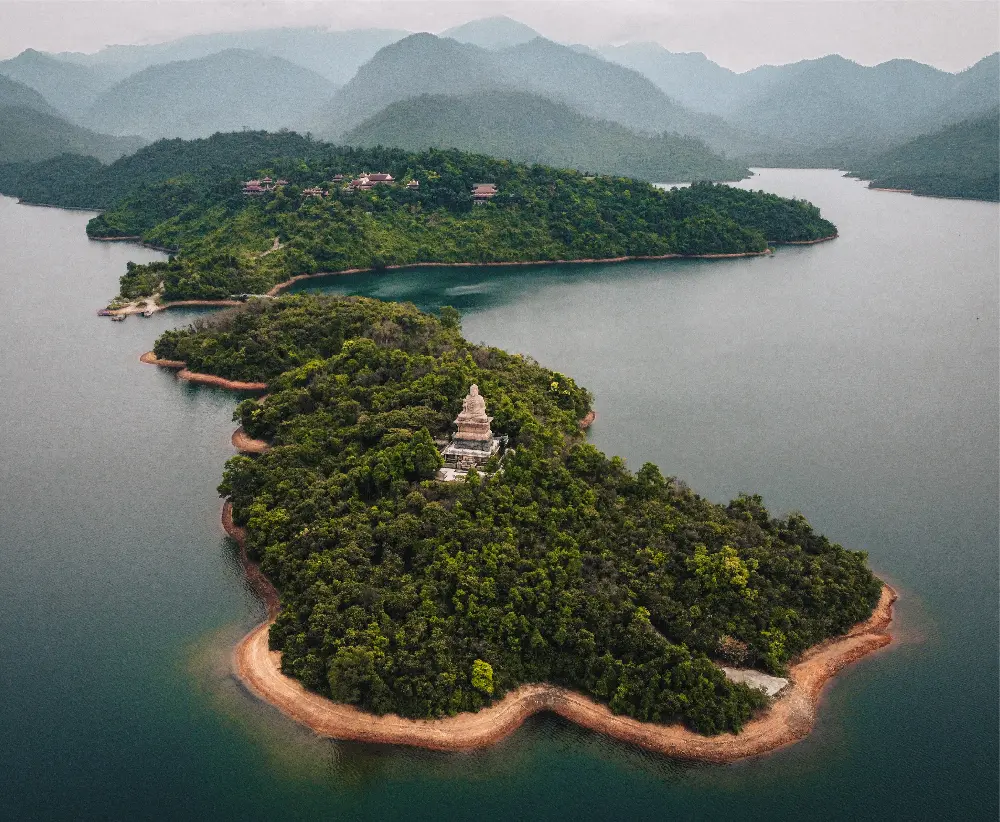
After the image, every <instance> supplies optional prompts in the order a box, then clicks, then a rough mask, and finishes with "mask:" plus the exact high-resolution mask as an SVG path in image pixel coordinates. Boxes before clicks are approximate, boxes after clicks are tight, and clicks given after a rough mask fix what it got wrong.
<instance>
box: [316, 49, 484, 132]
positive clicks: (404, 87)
mask: <svg viewBox="0 0 1000 822" xmlns="http://www.w3.org/2000/svg"><path fill="white" fill-rule="evenodd" d="M491 63H492V57H491V55H490V52H487V51H485V50H483V49H480V48H477V47H476V46H471V45H466V44H464V43H459V42H457V41H455V40H450V39H441V38H438V37H435V36H434V35H433V34H413V35H410V36H409V37H406V38H404V39H403V40H400V41H399V42H397V43H392V44H391V45H388V46H386V47H385V48H384V49H382V50H381V51H379V52H378V54H376V55H375V56H374V57H373V58H372V59H371V60H370V61H369V62H367V63H365V64H364V65H363V66H362V67H361V68H360V69H359V70H358V73H357V74H356V75H355V76H354V77H353V78H352V79H351V81H350V82H349V83H347V84H346V85H345V86H344V87H343V88H342V89H340V90H339V91H338V92H337V93H336V95H335V96H334V97H333V99H332V100H330V101H329V102H327V103H326V104H325V105H324V106H323V107H322V109H320V111H319V113H318V114H317V116H316V125H315V131H316V132H317V133H319V134H321V135H323V136H325V137H335V136H338V135H341V134H344V133H345V132H347V131H350V130H351V129H352V128H354V127H355V126H357V125H359V124H360V123H362V122H363V121H364V120H367V119H368V118H369V117H371V116H372V115H373V114H376V113H377V112H379V111H381V110H382V109H383V108H384V107H385V106H387V105H389V104H391V103H395V102H398V101H399V100H405V99H407V98H410V97H417V96H419V95H421V94H459V95H460V94H466V93H469V92H472V91H479V90H484V89H487V88H490V87H492V86H495V85H496V84H497V78H496V76H495V75H494V72H493V71H492V66H491Z"/></svg>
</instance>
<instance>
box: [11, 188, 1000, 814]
mask: <svg viewBox="0 0 1000 822" xmlns="http://www.w3.org/2000/svg"><path fill="white" fill-rule="evenodd" d="M740 185H741V186H743V187H749V188H755V189H756V188H763V189H765V190H767V191H773V192H775V193H778V194H781V195H785V196H796V197H803V198H806V199H809V200H811V201H813V202H814V203H816V204H817V205H819V206H820V207H821V208H822V210H823V214H824V216H826V217H828V218H829V219H831V220H833V221H834V222H835V223H836V224H837V226H838V228H839V230H840V235H841V236H840V238H839V239H837V240H835V241H833V242H829V243H824V244H820V245H816V246H802V247H787V248H781V249H779V250H778V251H777V252H776V253H775V254H774V255H773V256H771V257H764V258H748V259H739V260H719V261H663V262H637V263H629V264H624V265H617V266H612V265H592V266H552V267H538V268H531V269H517V270H511V269H457V270H448V269H421V270H419V271H416V272H392V273H386V274H382V275H362V276H352V277H336V278H327V279H325V280H322V281H313V282H311V283H310V289H312V290H327V291H332V292H337V293H353V294H365V295H370V296H375V297H381V298H384V299H393V300H410V301H413V302H415V303H416V304H417V305H419V306H421V307H423V308H430V309H436V308H437V307H439V306H441V305H453V306H455V307H457V308H459V309H460V310H461V311H462V313H463V328H464V331H465V334H466V336H467V337H469V338H470V339H472V340H475V341H480V340H482V341H485V342H488V343H490V344H493V345H498V346H500V347H503V348H507V349H510V350H514V351H520V352H524V353H527V354H530V355H532V356H533V357H535V358H536V359H537V360H539V361H540V362H542V363H544V364H545V365H547V366H550V367H552V368H555V369H557V370H560V371H564V372H566V373H569V374H571V375H573V376H574V377H575V378H576V379H577V380H578V381H579V382H580V383H581V384H583V385H585V386H587V387H588V388H590V389H591V390H592V391H593V393H594V395H595V398H596V401H595V407H596V409H597V411H598V414H599V417H598V420H597V422H596V423H595V424H594V426H593V428H592V430H591V433H590V437H591V439H592V440H593V441H594V443H595V444H596V445H597V446H598V447H600V448H602V449H603V450H605V451H607V452H609V453H614V454H620V455H622V456H623V457H625V458H626V459H627V461H628V462H629V464H630V465H631V467H632V468H633V469H637V468H638V467H639V466H640V465H641V464H642V463H643V462H645V461H647V460H648V461H652V462H655V463H657V464H658V465H659V466H660V467H661V469H662V470H663V472H664V474H668V475H674V476H677V477H679V478H681V479H683V480H685V481H686V482H688V483H689V484H690V485H691V486H692V487H693V488H695V489H696V490H697V491H699V492H701V493H702V494H704V495H706V496H708V497H709V498H711V499H714V500H717V501H723V502H724V501H727V500H728V499H730V498H731V497H733V496H735V495H736V494H738V493H739V492H741V491H753V492H757V493H761V494H763V496H764V498H765V502H766V503H767V504H768V506H769V507H770V508H771V510H772V511H774V512H776V513H779V512H787V511H789V510H801V511H802V512H803V513H805V515H806V516H807V517H808V518H809V519H810V521H811V522H812V524H813V525H814V526H815V527H816V528H817V530H820V531H822V532H824V533H826V534H827V535H828V536H830V537H831V538H832V539H834V540H835V541H837V542H840V543H842V544H844V545H846V546H848V547H851V548H857V549H863V550H865V551H867V552H868V553H869V556H870V562H871V565H872V567H873V568H874V569H875V570H876V572H877V573H879V574H881V575H882V576H883V577H884V578H885V579H886V580H888V581H889V582H891V583H892V584H893V585H895V586H896V587H897V588H898V590H899V592H900V601H899V603H898V605H897V611H896V614H897V620H896V623H895V628H894V633H895V635H896V637H897V642H896V643H895V644H894V645H893V646H891V648H890V649H889V650H887V651H885V652H881V653H878V654H875V655H873V656H871V657H868V658H866V659H865V660H863V661H862V662H860V663H859V664H857V665H855V666H852V667H851V668H849V669H847V670H846V671H844V672H843V673H842V674H841V675H840V676H838V677H837V678H836V680H835V681H834V683H833V685H832V687H830V688H829V689H828V690H827V692H826V694H825V696H824V700H823V705H822V707H821V710H820V716H819V722H818V726H817V728H816V730H815V732H814V733H813V734H812V735H811V736H810V737H809V738H808V739H807V740H806V741H804V742H802V743H800V744H797V745H794V746H792V747H789V748H786V749H783V750H781V751H778V752H776V753H774V754H771V755H768V756H765V757H762V758H758V759H755V760H750V761H746V762H742V763H736V764H734V765H727V766H710V765H692V764H684V763H678V762H673V761H671V760H667V759H664V758H661V757H658V756H654V755H650V754H647V753H645V752H643V751H641V750H639V749H636V748H633V747H630V746H627V745H623V744H619V743H616V742H612V741H609V740H607V739H604V738H602V737H599V736H596V735H594V734H591V733H588V732H585V731H582V730H580V729H578V728H575V727H573V726H571V725H570V724H568V723H566V722H564V721H562V720H560V719H558V718H555V717H551V716H542V717H535V718H533V719H532V720H530V721H529V722H528V723H527V724H526V725H525V727H524V728H522V729H521V730H520V731H519V732H517V733H516V734H514V735H513V736H512V737H510V738H509V739H507V740H504V741H503V742H501V743H500V744H498V745H496V746H494V747H492V748H490V749H488V750H484V751H480V752H476V753H470V754H461V755H458V754H437V753H429V752H421V751H412V750H406V749H397V748H392V747H387V746H367V745H359V744H354V743H340V742H335V741H330V740H322V739H318V738H316V737H315V736H313V735H312V734H311V733H309V732H307V731H304V730H302V729H301V728H299V727H298V726H296V725H295V724H294V723H292V722H290V721H288V720H286V719H285V718H284V717H282V716H281V715H279V714H277V713H276V712H275V711H274V710H272V709H270V708H269V707H267V706H266V705H263V704H261V703H259V702H257V701H256V700H254V699H253V698H252V697H250V696H249V695H247V694H246V693H245V692H244V691H243V690H242V688H241V687H240V686H239V685H238V684H237V683H236V682H235V681H234V680H233V679H232V677H231V676H230V674H229V668H228V655H229V652H230V649H231V648H232V645H233V644H234V643H235V642H236V640H237V639H238V638H239V637H240V636H241V635H242V634H243V633H244V632H245V631H246V630H247V629H249V628H250V627H251V626H252V625H253V624H255V623H256V622H257V621H259V620H260V619H261V618H262V615H263V610H262V608H261V606H260V604H259V603H258V602H257V601H256V599H255V598H254V596H253V594H252V593H251V592H250V591H249V590H248V589H247V587H246V585H245V584H244V581H243V579H242V575H241V573H240V569H239V566H238V564H237V562H236V560H235V556H234V553H233V548H232V546H231V545H230V544H229V543H228V542H227V540H225V539H224V537H223V534H222V531H221V528H220V526H219V510H220V501H219V499H218V496H217V494H216V491H215V488H216V486H217V484H218V482H219V479H220V477H221V471H222V465H223V463H224V462H225V460H226V459H227V458H228V457H229V456H230V455H231V454H232V453H233V451H232V448H231V445H230V443H229V436H230V434H231V433H232V429H233V423H232V421H231V417H232V412H233V408H234V406H235V404H236V401H237V397H235V396H234V395H232V394H229V393H226V392H222V391H218V390H215V389H210V388H204V387H196V386H192V385H190V384H186V383H182V382H178V381H177V380H176V378H175V377H174V376H173V374H172V373H169V372H165V371H162V370H159V369H156V368H152V367H149V366H143V365H141V364H140V363H139V362H138V356H139V354H141V353H142V352H143V351H146V350H148V349H149V348H150V347H151V345H152V342H153V340H154V339H155V338H156V336H157V335H158V334H159V333H160V332H161V331H163V330H164V329H166V328H171V327H174V326H176V325H180V324H184V323H187V322H190V321H191V319H193V318H194V317H195V316H197V315H196V313H195V312H193V311H186V312H180V311H175V312H164V313H161V314H157V315H156V316H154V317H152V318H149V319H143V318H138V317H133V318H130V319H129V320H128V321H127V322H124V323H110V322H107V321H104V320H100V319H99V318H97V317H96V316H95V310H96V309H97V308H98V307H100V306H101V305H102V304H103V303H104V302H105V301H106V300H107V299H108V298H109V297H110V296H111V295H113V294H114V292H115V291H116V290H117V289H116V287H117V278H118V277H119V276H120V274H121V273H122V272H123V271H124V266H125V263H126V261H128V260H136V261H146V260H152V259H158V258H160V255H159V254H157V253H156V252H153V251H150V250H146V249H142V248H139V247H136V246H133V245H128V244H123V243H114V244H111V243H108V244H102V243H93V242H90V241H88V240H87V239H86V236H85V234H84V226H85V224H86V221H87V219H88V217H89V216H90V215H88V214H87V213H85V212H68V211H59V210H54V209H46V208H34V207H28V206H20V205H17V204H16V203H15V201H13V200H11V199H9V198H0V304H2V305H3V306H4V308H5V309H6V316H5V322H4V324H3V325H2V326H0V348H2V351H3V353H4V356H3V359H2V360H0V386H2V390H0V423H2V425H3V429H2V430H3V435H2V437H0V568H2V571H3V573H2V574H0V597H2V602H3V607H2V608H0V637H2V639H0V681H2V684H3V695H4V699H3V703H2V707H0V742H2V744H0V816H2V817H4V818H11V819H47V818H54V819H55V818H58V819H67V818H74V819H88V818H102V819H107V818H117V819H123V818H129V819H132V818H156V819H192V818H209V817H210V818H217V819H240V820H247V819H272V820H273V819H299V818H329V819H380V820H387V819H470V818H481V819H513V818H554V819H555V818H569V819H574V820H584V819H608V818H614V817H621V818H628V819H664V818H668V817H670V818H678V819H703V818H704V819H708V818H718V817H720V816H723V815H731V816H733V817H738V818H742V819H756V818H767V819H802V818H811V819H839V818H845V817H852V818H855V819H875V818H881V819H886V818H899V819H903V818H906V819H921V818H931V819H933V818H940V819H948V818H961V819H966V820H973V819H974V820H978V819H983V820H994V819H996V818H997V815H998V785H997V777H998V770H997V762H998V756H1000V749H998V725H1000V711H998V696H1000V695H998V675H1000V671H998V652H1000V648H998V634H1000V624H998V598H1000V586H998V572H997V570H998V541H1000V532H998V516H997V500H998V493H1000V488H998V486H1000V479H998V429H1000V418H998V370H1000V362H998V349H1000V345H998V322H1000V318H998V302H1000V295H998V276H997V273H998V265H1000V260H998V245H1000V242H998V232H997V228H998V207H997V205H996V204H992V203H978V202H964V201H955V200H939V199H930V198H921V197H912V196H908V195H902V194H894V193H888V192H874V191H869V190H867V189H866V188H865V187H864V185H863V184H862V183H860V182H858V181H855V180H849V179H846V178H843V177H841V176H840V174H839V173H838V172H834V171H813V170H809V171H799V170H783V169H782V170H762V171H761V172H760V173H759V174H758V176H756V177H754V178H753V179H751V180H747V181H745V182H744V183H741V184H740ZM299 290H303V289H299Z"/></svg>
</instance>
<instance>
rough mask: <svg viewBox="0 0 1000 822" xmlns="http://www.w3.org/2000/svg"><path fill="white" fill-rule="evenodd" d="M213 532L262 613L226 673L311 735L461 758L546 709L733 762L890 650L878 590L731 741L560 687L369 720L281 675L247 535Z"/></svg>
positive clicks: (528, 688) (274, 603)
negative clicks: (463, 707)
mask: <svg viewBox="0 0 1000 822" xmlns="http://www.w3.org/2000/svg"><path fill="white" fill-rule="evenodd" d="M222 526H223V528H224V529H225V531H226V533H227V534H228V535H229V536H230V537H232V538H233V540H234V541H235V542H236V543H237V544H238V545H239V546H240V557H241V562H242V563H243V567H244V569H245V570H246V572H247V579H248V582H249V583H250V585H251V587H253V588H254V590H255V591H257V593H258V594H259V595H260V596H261V598H262V599H263V600H264V603H265V606H266V608H267V614H268V617H267V619H266V620H265V621H264V622H262V623H261V624H260V625H258V626H257V627H256V628H254V629H253V630H252V631H250V633H248V634H247V635H246V636H245V637H244V638H243V639H242V640H240V642H239V644H238V645H237V646H236V648H235V649H234V651H233V670H234V674H235V676H236V677H237V679H239V680H240V682H242V683H243V685H244V686H245V687H246V688H247V690H248V691H250V693H252V694H253V695H254V696H256V697H257V698H258V699H260V700H261V701H263V702H266V703H268V704H270V705H271V706H272V707H274V708H277V709H278V710H279V711H280V712H281V713H283V714H285V715H286V716H287V717H289V718H291V719H293V720H295V721H296V722H298V723H300V724H302V725H305V726H306V727H308V728H309V729H311V730H312V731H314V732H316V733H317V734H319V735H320V736H326V737H331V738H334V739H349V740H353V741H357V742H368V743H377V744H394V745H408V746H412V747H418V748H426V749H430V750H437V751H469V750H475V749H477V748H482V747H485V746H488V745H491V744H494V743H496V742H498V741H500V740H501V739H503V738H505V737H507V736H509V735H510V734H511V733H513V732H514V731H515V730H517V728H519V727H520V726H521V725H522V724H523V723H524V721H525V720H526V719H528V717H530V716H532V715H534V714H536V713H538V712H540V711H552V712H554V713H556V714H559V715H560V716H562V717H563V718H565V719H568V720H569V721H571V722H574V723H575V724H577V725H580V726H581V727H584V728H587V729H589V730H591V731H594V732H596V733H600V734H604V735H606V736H609V737H611V738H613V739H617V740H619V741H622V742H627V743H631V744H634V745H638V746H639V747H641V748H644V749H646V750H649V751H653V752H656V753H660V754H663V755H665V756H669V757H672V758H675V759H684V760H694V761H702V762H713V763H725V762H734V761H736V760H739V759H745V758H747V757H751V756H757V755H760V754H764V753H767V752H769V751H773V750H777V749H778V748H782V747H784V746H786V745H790V744H792V743H794V742H797V741H799V740H801V739H803V738H804V737H806V736H807V735H808V734H809V732H810V731H811V730H812V729H813V726H814V725H815V722H816V713H817V709H818V705H819V701H820V697H821V695H822V692H823V689H824V687H825V686H826V684H827V683H828V682H829V681H830V680H831V679H832V678H833V676H834V675H835V674H836V673H837V672H838V671H840V670H841V669H842V668H844V667H846V666H847V665H850V664H851V663H853V662H856V661H858V660H859V659H861V658H862V657H864V656H867V655H868V654H870V653H873V652H874V651H876V650H878V649H880V648H883V647H885V646H887V645H889V644H890V643H891V642H892V637H891V636H890V635H889V633H888V629H889V626H890V624H891V623H892V609H893V603H894V602H895V601H896V598H897V596H896V592H895V591H894V590H893V589H892V588H891V587H889V586H888V585H886V584H885V583H883V586H882V595H881V597H880V598H879V602H878V604H877V605H876V606H875V610H874V611H873V612H872V615H871V616H870V617H869V618H868V619H867V620H865V621H864V622H860V623H858V624H857V625H855V626H854V627H853V628H852V629H851V630H850V631H848V632H847V633H846V634H844V635H843V636H840V637H834V638H832V639H828V640H826V641H824V642H821V643H819V644H818V645H815V646H813V647H812V648H810V649H809V650H807V651H806V652H805V653H804V654H803V655H802V656H801V657H800V659H799V661H798V662H797V663H796V664H794V665H793V666H791V668H790V672H789V679H790V680H791V684H790V685H789V686H788V687H787V688H786V689H785V691H784V693H783V694H782V695H781V696H780V697H779V698H777V699H776V700H775V701H774V703H773V704H772V706H771V708H770V709H769V710H768V711H767V713H765V714H764V715H763V716H760V717H758V718H756V719H753V720H751V721H750V722H748V723H747V724H746V725H745V726H744V728H743V730H742V731H741V732H740V733H739V734H731V733H725V734H719V735H718V736H702V735H701V734H697V733H695V732H694V731H691V730H688V729H687V728H685V727H684V726H683V725H681V724H679V723H678V724H673V725H659V724H654V723H649V722H640V721H639V720H636V719H632V718H630V717H625V716H618V715H615V714H613V713H611V711H610V709H609V708H608V707H607V706H605V705H601V704H600V703H597V702H594V701H593V700H591V699H590V698H589V697H586V696H584V695H583V694H580V693H577V692H575V691H571V690H568V689H566V688H562V687H558V686H554V685H547V684H544V683H543V684H531V685H522V686H521V687H519V688H517V689H516V690H514V691H512V692H510V693H509V694H507V696H505V697H504V698H503V699H501V700H500V701H499V702H496V703H494V704H493V705H490V706H489V707H487V708H484V709H483V710H481V711H479V712H478V713H474V714H473V713H463V714H458V715H456V716H452V717H447V718H444V719H404V718H402V717H400V716H396V715H394V714H387V715H385V716H376V715H375V714H369V713H366V712H364V711H362V710H360V709H358V708H355V707H353V706H351V705H345V704H339V703H336V702H332V701H330V700H329V699H327V698H326V697H323V696H320V695H319V694H315V693H312V692H310V691H307V690H306V689H305V687H303V685H302V684H301V683H300V682H298V681H297V680H295V679H292V678H291V677H288V676H285V675H284V674H282V673H281V654H280V652H278V651H271V650H270V648H269V647H268V636H269V630H270V626H271V624H272V623H273V622H274V619H275V618H276V616H277V613H278V610H279V608H280V601H279V599H278V592H277V590H276V589H275V588H274V586H273V585H272V584H271V583H270V581H269V580H268V579H267V578H266V577H264V575H263V573H262V572H261V571H260V569H259V568H258V567H257V566H256V564H254V563H253V562H251V561H250V560H249V558H248V557H247V555H246V531H245V529H243V528H241V527H239V526H237V525H235V524H234V523H233V519H232V505H231V504H230V502H229V501H228V500H227V501H226V503H225V504H224V505H223V509H222Z"/></svg>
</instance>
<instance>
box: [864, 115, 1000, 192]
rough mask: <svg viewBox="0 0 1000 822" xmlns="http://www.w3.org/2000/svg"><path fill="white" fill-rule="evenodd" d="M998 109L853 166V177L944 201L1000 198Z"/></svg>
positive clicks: (999, 120) (999, 123)
mask: <svg viewBox="0 0 1000 822" xmlns="http://www.w3.org/2000/svg"><path fill="white" fill-rule="evenodd" d="M998 153H1000V110H998V109H994V110H993V111H992V112H990V113H989V114H987V115H986V116H984V117H979V118H977V119H975V120H966V121H965V122H962V123H958V124H957V125H953V126H948V127H947V128H945V129H942V130H941V131H939V132H936V133H934V134H927V135H924V136H922V137H917V138H916V139H915V140H911V141H910V142H908V143H904V144H903V145H901V146H899V147H897V148H894V149H891V150H890V151H886V152H883V153H881V154H877V155H876V156H874V157H872V158H871V159H869V160H867V161H864V162H862V163H861V164H859V165H856V166H855V165H852V166H851V173H852V174H853V175H854V176H856V177H862V178H864V179H866V180H871V181H872V182H871V184H872V185H873V186H876V187H880V188H902V189H911V190H913V191H914V193H916V194H932V195H938V196H942V197H969V198H973V199H978V200H997V199H1000V160H998V156H997V155H998Z"/></svg>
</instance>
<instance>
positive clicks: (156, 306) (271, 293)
mask: <svg viewBox="0 0 1000 822" xmlns="http://www.w3.org/2000/svg"><path fill="white" fill-rule="evenodd" d="M838 237H839V235H838V234H831V235H830V236H828V237H818V238H817V239H815V240H785V241H781V242H775V246H780V245H815V244H816V243H825V242H827V241H829V240H836V239H837V238H838ZM90 239H91V240H95V241H99V242H114V241H118V240H129V241H131V242H137V243H138V244H139V245H142V246H144V247H145V248H151V249H153V250H155V251H165V252H168V253H173V252H171V251H170V249H164V248H160V247H158V246H153V245H149V244H148V243H144V242H142V240H141V239H136V238H133V237H90ZM773 253H774V248H772V247H771V246H770V245H769V246H768V247H767V248H766V249H764V250H763V251H740V252H736V253H733V254H658V255H649V256H647V255H636V256H631V255H626V256H622V257H600V258H597V257H594V258H590V257H588V258H583V259H579V260H509V261H502V262H492V263H476V262H463V263H400V264H395V265H387V266H382V267H381V268H345V269H342V270H341V271H317V272H316V273H315V274H296V275H295V276H293V277H289V278H288V279H287V280H284V281H283V282H280V283H278V284H277V285H273V286H271V288H269V289H268V290H267V291H266V292H265V293H264V296H266V297H277V296H278V295H279V294H281V293H282V292H283V291H285V290H286V289H288V288H291V286H293V285H295V283H298V282H302V281H303V280H312V279H316V278H318V277H338V276H341V275H350V274H373V273H377V272H380V271H401V270H404V269H411V268H413V269H416V268H511V267H516V266H531V265H537V266H543V265H602V264H608V263H628V262H643V261H646V262H649V261H656V260H731V259H737V258H743V257H764V256H766V255H768V254H773ZM143 299H144V301H145V303H146V304H147V305H148V304H149V302H150V301H151V300H152V299H153V297H145V298H143ZM244 304H245V301H244V300H171V301H170V302H166V303H153V304H152V305H149V307H148V308H140V307H139V306H138V305H137V304H136V303H132V304H130V305H127V306H125V307H124V308H115V309H105V310H106V311H107V313H108V314H109V315H112V314H119V315H120V314H125V315H129V314H142V313H143V312H145V311H150V312H151V313H156V312H158V311H166V310H167V309H169V308H183V307H191V306H202V307H207V308H226V307H230V306H236V305H244Z"/></svg>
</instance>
